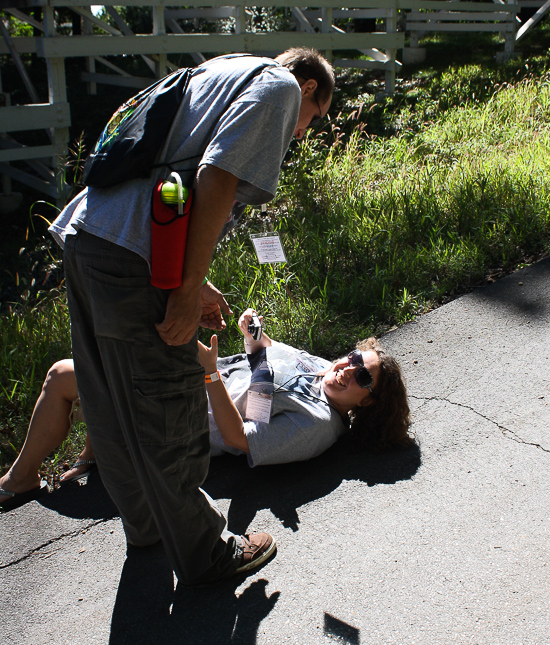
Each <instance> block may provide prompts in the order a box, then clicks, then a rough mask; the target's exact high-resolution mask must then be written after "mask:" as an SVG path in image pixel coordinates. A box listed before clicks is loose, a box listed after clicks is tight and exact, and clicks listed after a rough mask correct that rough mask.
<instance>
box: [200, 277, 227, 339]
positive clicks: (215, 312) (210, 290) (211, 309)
mask: <svg viewBox="0 0 550 645" xmlns="http://www.w3.org/2000/svg"><path fill="white" fill-rule="evenodd" d="M201 308H202V314H201V319H200V325H201V327H206V328H207V329H216V330H218V331H221V330H222V329H225V328H226V327H227V325H226V324H225V320H224V319H223V315H222V311H223V312H224V313H226V314H227V315H228V316H231V315H233V312H232V311H231V308H230V307H229V305H228V304H227V300H226V299H225V298H224V296H223V293H222V292H221V291H220V290H219V289H216V287H215V286H214V285H213V284H212V283H211V282H207V283H206V284H204V285H203V286H202V289H201Z"/></svg>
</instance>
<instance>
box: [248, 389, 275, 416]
mask: <svg viewBox="0 0 550 645" xmlns="http://www.w3.org/2000/svg"><path fill="white" fill-rule="evenodd" d="M272 403H273V397H272V396H271V394H263V393H262V392H254V391H253V390H248V397H247V399H246V412H245V414H246V418H247V419H250V420H251V421H261V422H263V423H269V420H270V419H271V405H272Z"/></svg>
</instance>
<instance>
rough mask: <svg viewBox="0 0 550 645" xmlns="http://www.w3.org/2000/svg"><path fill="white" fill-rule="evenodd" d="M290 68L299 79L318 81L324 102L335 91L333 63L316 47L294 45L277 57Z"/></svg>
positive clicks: (319, 95)
mask: <svg viewBox="0 0 550 645" xmlns="http://www.w3.org/2000/svg"><path fill="white" fill-rule="evenodd" d="M275 60H276V61H277V62H278V63H280V64H281V65H282V66H283V67H286V68H288V69H289V70H290V71H291V72H292V73H293V74H294V76H296V78H297V79H303V80H304V81H309V80H310V79H313V80H314V81H317V96H318V98H319V100H320V101H321V102H322V103H324V102H325V101H328V99H329V97H330V96H331V95H332V92H333V91H334V71H333V69H332V65H331V64H330V63H329V62H328V61H327V59H326V58H324V57H323V56H321V54H320V53H319V52H318V51H317V50H316V49H309V48H308V47H292V48H291V49H287V50H286V51H285V52H283V53H282V54H280V55H279V56H277V58H276V59H275Z"/></svg>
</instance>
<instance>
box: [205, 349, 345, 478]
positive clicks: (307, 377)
mask: <svg viewBox="0 0 550 645" xmlns="http://www.w3.org/2000/svg"><path fill="white" fill-rule="evenodd" d="M266 359H267V363H268V364H269V367H270V373H271V374H270V381H271V382H272V384H273V390H274V391H273V403H272V410H271V419H270V421H269V423H263V422H260V421H251V420H246V402H247V392H248V390H249V388H250V383H251V379H252V371H251V369H250V364H249V361H248V359H247V357H246V355H245V354H240V355H237V356H230V357H228V358H223V359H220V360H219V361H218V368H219V370H220V373H221V375H222V379H223V381H224V384H225V387H226V389H227V391H228V393H229V395H230V397H231V399H232V400H233V402H234V403H235V405H236V407H237V410H238V411H239V413H240V415H241V416H242V418H243V419H245V421H244V432H245V434H246V438H247V441H248V446H249V449H250V454H249V455H248V463H249V465H250V466H260V465H266V464H282V463H287V462H291V461H305V460H306V459H311V458H312V457H316V456H317V455H320V454H321V453H322V452H324V451H325V450H327V449H328V448H330V446H332V444H334V443H335V442H336V441H337V440H338V438H339V437H340V436H342V435H343V434H344V433H345V431H346V429H347V425H346V423H345V422H344V420H343V419H342V417H341V416H340V414H339V413H338V412H337V411H336V410H335V409H334V408H333V407H331V406H330V405H329V403H328V400H327V398H326V395H325V393H324V391H323V388H322V387H321V381H320V379H319V378H318V377H317V376H316V375H317V374H319V373H320V372H323V371H325V370H326V369H328V368H329V367H330V365H331V363H330V362H329V361H327V360H325V359H323V358H319V357H317V356H312V355H311V354H308V353H307V352H304V351H301V350H299V349H295V348H294V347H290V346H288V345H285V344H283V343H277V342H274V343H273V345H272V346H271V347H267V348H266ZM208 421H209V425H210V449H211V454H212V456H217V455H221V454H223V453H224V452H229V453H231V454H235V455H238V454H242V453H241V452H240V451H239V450H236V449H234V448H230V447H228V446H226V445H225V444H224V442H223V439H222V437H221V434H220V431H219V430H218V427H217V425H216V422H215V420H214V416H213V414H212V410H211V409H210V406H209V411H208Z"/></svg>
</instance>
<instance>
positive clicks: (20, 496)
mask: <svg viewBox="0 0 550 645" xmlns="http://www.w3.org/2000/svg"><path fill="white" fill-rule="evenodd" d="M49 492H50V487H49V486H48V483H47V482H46V481H45V480H42V481H41V482H40V486H39V487H38V488H32V489H31V490H26V491H25V492H24V493H13V492H12V491H11V490H6V489H5V488H0V495H9V496H10V498H9V499H6V500H4V501H3V502H0V511H4V512H5V511H13V509H14V508H19V507H20V506H23V504H27V503H28V502H32V501H33V500H35V499H38V498H39V497H42V495H44V494H45V493H49Z"/></svg>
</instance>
